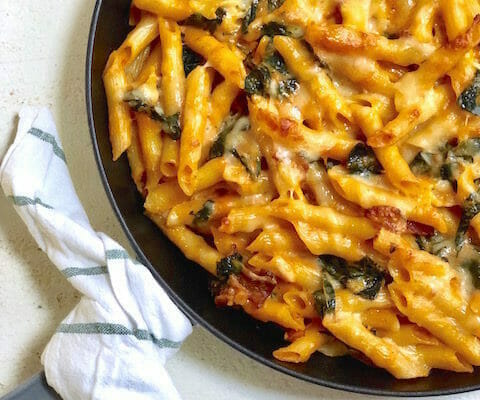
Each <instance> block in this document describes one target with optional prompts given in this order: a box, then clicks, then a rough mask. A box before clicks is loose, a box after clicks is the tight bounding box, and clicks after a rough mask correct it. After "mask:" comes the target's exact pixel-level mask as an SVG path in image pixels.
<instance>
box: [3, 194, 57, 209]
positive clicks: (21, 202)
mask: <svg viewBox="0 0 480 400" xmlns="http://www.w3.org/2000/svg"><path fill="white" fill-rule="evenodd" d="M8 198H9V199H10V200H12V201H13V204H15V205H16V206H19V207H23V206H33V205H36V204H38V205H40V206H42V207H45V208H48V209H49V210H53V207H52V206H49V205H48V204H46V203H44V202H43V201H42V200H40V199H39V198H38V197H35V198H31V197H26V196H8Z"/></svg>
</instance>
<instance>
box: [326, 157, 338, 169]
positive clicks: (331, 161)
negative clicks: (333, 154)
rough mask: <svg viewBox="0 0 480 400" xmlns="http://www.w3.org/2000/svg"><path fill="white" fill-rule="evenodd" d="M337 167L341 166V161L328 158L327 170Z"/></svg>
mask: <svg viewBox="0 0 480 400" xmlns="http://www.w3.org/2000/svg"><path fill="white" fill-rule="evenodd" d="M336 165H340V161H338V160H335V159H333V158H327V161H326V163H325V168H326V169H327V170H329V169H331V168H333V167H335V166H336Z"/></svg>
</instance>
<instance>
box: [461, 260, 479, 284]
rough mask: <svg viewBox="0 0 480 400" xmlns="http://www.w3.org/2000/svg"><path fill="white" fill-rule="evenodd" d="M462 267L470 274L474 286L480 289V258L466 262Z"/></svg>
mask: <svg viewBox="0 0 480 400" xmlns="http://www.w3.org/2000/svg"><path fill="white" fill-rule="evenodd" d="M462 267H463V268H465V269H466V270H468V271H469V272H470V275H471V277H472V283H473V286H475V288H476V289H480V256H479V257H477V258H476V259H471V260H469V261H467V262H465V263H464V264H463V265H462Z"/></svg>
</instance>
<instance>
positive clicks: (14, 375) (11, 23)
mask: <svg viewBox="0 0 480 400" xmlns="http://www.w3.org/2000/svg"><path fill="white" fill-rule="evenodd" d="M93 6H94V0H68V1H58V0H42V1H39V0H0V21H1V23H0V158H1V157H2V156H3V154H4V153H5V151H6V149H7V147H8V145H9V143H10V141H11V139H12V135H13V131H14V128H15V126H16V114H17V112H18V111H19V109H20V107H21V106H22V105H23V104H30V105H46V106H48V107H50V108H51V110H52V111H53V114H54V116H55V119H56V122H57V127H58V130H59V133H60V136H61V138H62V141H63V145H64V149H65V153H66V156H67V158H68V161H69V166H70V172H71V174H72V177H73V181H74V183H75V186H76V188H77V191H78V194H79V196H80V199H81V200H82V202H83V205H84V206H85V209H86V210H87V213H88V215H89V217H90V221H91V223H92V225H93V226H94V228H95V229H97V230H101V231H103V232H105V233H107V234H108V235H110V236H112V237H113V238H115V239H116V240H118V241H119V242H120V243H122V244H123V245H124V246H126V247H128V245H127V240H126V238H125V236H124V234H123V232H122V230H121V228H120V226H119V224H118V222H117V220H116V217H115V215H114V214H113V211H112V209H111V208H110V204H109V202H108V200H107V198H106V195H105V192H104V189H103V186H102V184H101V181H100V177H99V175H98V172H97V167H96V164H95V160H94V157H93V152H92V145H91V143H90V136H89V133H88V127H87V118H86V112H85V99H84V64H85V62H84V60H85V52H86V43H87V37H88V30H89V25H90V18H91V14H92V11H93ZM77 301H78V295H77V293H75V291H74V290H73V289H72V288H71V287H70V285H69V283H68V282H67V281H66V279H64V277H63V276H62V275H61V274H60V273H59V272H57V270H56V269H55V267H54V266H53V265H52V264H51V263H50V262H49V260H48V259H47V257H46V256H45V254H43V253H42V252H41V251H40V250H39V249H38V248H37V246H36V245H35V242H34V241H33V239H32V238H31V236H30V235H29V233H28V231H27V229H26V228H25V226H24V225H23V223H22V221H21V220H20V218H19V217H18V216H17V215H16V213H15V211H14V210H13V208H12V206H11V205H10V204H9V203H8V202H7V200H6V199H5V197H4V196H3V193H1V191H0V396H1V395H3V394H5V393H7V392H9V391H10V390H12V389H13V388H14V387H15V386H17V385H18V384H19V383H20V382H22V381H24V380H26V379H27V378H29V377H30V376H32V375H33V374H34V373H36V372H37V371H39V370H40V369H41V365H40V354H41V352H42V350H43V348H44V346H45V344H46V343H47V342H48V339H49V337H50V336H51V335H52V333H53V332H54V330H55V328H56V326H57V325H58V324H59V323H60V321H61V320H62V319H63V318H64V317H65V316H66V314H67V313H68V312H69V310H70V309H71V308H72V307H73V306H74V304H75V303H76V302H77ZM168 370H169V371H170V373H171V375H172V379H173V381H174V382H175V384H176V386H177V388H178V390H179V391H180V393H181V394H182V396H183V398H184V399H185V400H187V399H215V398H226V396H227V395H228V398H229V399H231V400H236V399H253V398H255V399H272V400H273V399H275V400H279V399H318V400H323V399H325V400H326V399H338V400H340V399H342V400H343V399H345V400H360V399H363V400H366V399H373V398H376V397H373V396H361V395H353V394H349V393H345V392H340V391H335V390H330V389H325V388H322V387H319V386H315V385H313V384H309V383H305V382H301V381H299V380H296V379H294V378H291V377H289V376H286V375H283V374H281V373H279V372H276V371H274V370H271V369H269V368H267V367H265V366H263V365H260V364H258V363H256V362H254V361H252V360H250V359H249V358H247V357H246V356H244V355H242V354H240V353H239V352H237V351H235V350H233V349H231V348H230V347H229V346H227V345H226V344H224V343H223V342H221V341H219V340H218V339H216V338H215V337H214V336H212V335H211V334H210V333H208V332H206V331H204V330H203V329H201V328H198V327H197V328H195V330H194V332H193V334H192V335H191V336H190V337H189V338H188V339H187V341H186V342H185V344H184V345H183V347H182V348H181V350H180V351H179V352H178V353H177V355H176V356H175V357H174V358H173V359H172V360H170V361H169V363H168ZM478 397H480V394H479V393H478V392H477V394H476V395H475V394H470V395H463V396H460V395H458V396H449V397H448V398H450V399H451V398H455V399H458V400H460V399H462V400H466V399H470V400H473V399H474V398H478ZM438 399H440V398H438ZM443 399H447V397H444V398H443Z"/></svg>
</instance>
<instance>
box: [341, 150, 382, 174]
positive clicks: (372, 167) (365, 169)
mask: <svg viewBox="0 0 480 400" xmlns="http://www.w3.org/2000/svg"><path fill="white" fill-rule="evenodd" d="M347 169H348V171H349V172H350V173H351V174H370V173H372V174H380V173H381V172H382V166H381V165H380V163H379V162H378V160H377V158H376V157H375V153H374V152H373V149H372V148H371V147H369V146H367V145H365V144H364V143H358V144H357V145H355V147H354V148H353V149H352V151H351V152H350V155H349V156H348V160H347Z"/></svg>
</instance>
